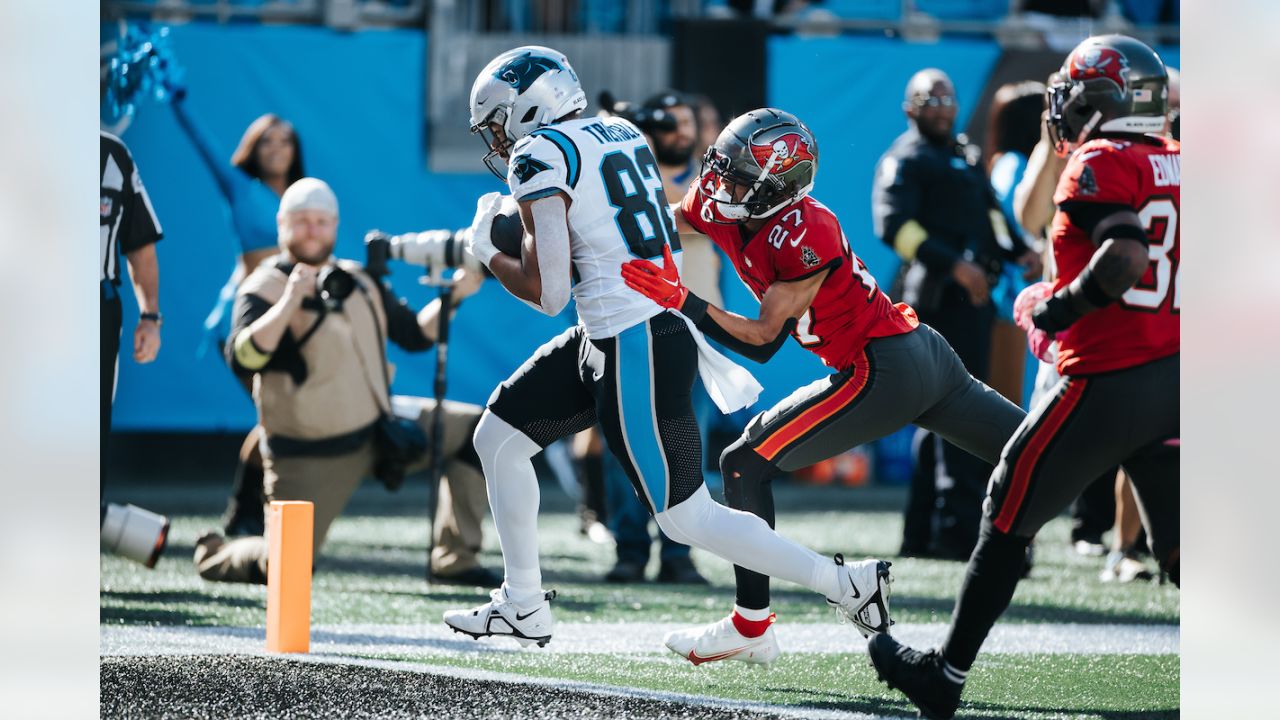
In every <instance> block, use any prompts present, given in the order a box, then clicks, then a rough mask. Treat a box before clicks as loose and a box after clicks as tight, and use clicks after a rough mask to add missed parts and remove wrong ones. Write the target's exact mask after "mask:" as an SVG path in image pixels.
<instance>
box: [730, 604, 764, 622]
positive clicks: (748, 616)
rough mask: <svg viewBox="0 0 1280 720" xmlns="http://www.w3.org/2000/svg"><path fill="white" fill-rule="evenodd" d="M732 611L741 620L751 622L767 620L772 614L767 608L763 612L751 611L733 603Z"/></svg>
mask: <svg viewBox="0 0 1280 720" xmlns="http://www.w3.org/2000/svg"><path fill="white" fill-rule="evenodd" d="M733 611H734V612H735V613H737V615H738V617H740V618H742V619H743V620H750V621H752V622H761V621H763V620H768V619H769V616H770V615H772V614H773V612H772V611H771V610H769V608H768V606H766V607H765V609H763V610H752V609H751V608H744V607H742V606H741V605H738V604H737V603H734V605H733Z"/></svg>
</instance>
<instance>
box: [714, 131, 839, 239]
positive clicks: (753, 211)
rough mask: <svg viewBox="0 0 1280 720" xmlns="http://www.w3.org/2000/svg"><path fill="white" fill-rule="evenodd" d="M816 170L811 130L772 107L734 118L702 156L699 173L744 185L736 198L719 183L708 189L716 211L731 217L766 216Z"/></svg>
mask: <svg viewBox="0 0 1280 720" xmlns="http://www.w3.org/2000/svg"><path fill="white" fill-rule="evenodd" d="M817 172H818V141H817V139H816V138H814V136H813V132H812V131H810V130H809V127H808V126H807V125H805V124H804V123H803V122H800V119H799V118H797V117H796V116H795V115H792V114H791V113H789V112H784V111H782V110H777V109H775V108H762V109H760V110H752V111H751V112H749V113H747V114H745V115H739V116H738V117H736V118H734V120H733V121H732V122H730V123H729V125H728V127H726V128H725V129H724V130H723V131H721V133H720V137H718V138H716V141H715V143H714V144H713V145H712V146H711V147H709V148H707V152H706V155H704V156H703V158H702V177H703V178H706V176H707V174H708V173H712V174H714V175H717V176H719V177H722V178H724V179H725V180H727V181H729V182H731V183H735V184H737V185H745V186H746V187H747V188H748V190H747V193H746V196H745V197H743V198H742V199H741V200H740V201H738V202H734V201H733V198H731V197H729V195H728V193H727V192H726V191H725V189H724V188H723V187H722V186H721V185H720V184H719V183H716V185H715V186H714V188H713V189H712V191H711V193H710V197H711V200H712V201H714V202H715V204H716V209H717V211H718V212H719V214H720V216H721V217H723V218H725V219H727V220H729V221H731V222H745V221H747V220H751V219H757V220H758V219H762V218H767V217H769V216H771V215H773V214H774V213H776V212H778V211H779V210H781V209H782V208H784V207H787V206H789V205H792V204H794V203H797V202H799V201H800V200H801V199H803V198H804V196H806V195H808V194H809V191H810V190H812V189H813V178H814V175H816V174H817ZM713 217H714V216H713ZM713 221H715V222H719V221H717V220H713Z"/></svg>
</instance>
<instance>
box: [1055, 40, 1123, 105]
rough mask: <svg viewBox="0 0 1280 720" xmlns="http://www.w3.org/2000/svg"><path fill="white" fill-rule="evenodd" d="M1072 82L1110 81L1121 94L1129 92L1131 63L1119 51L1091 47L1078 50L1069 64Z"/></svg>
mask: <svg viewBox="0 0 1280 720" xmlns="http://www.w3.org/2000/svg"><path fill="white" fill-rule="evenodd" d="M1068 72H1069V73H1070V74H1071V79H1072V80H1080V81H1082V80H1100V79H1102V80H1110V81H1111V82H1113V83H1115V85H1116V88H1117V89H1119V90H1120V94H1121V95H1123V94H1124V93H1126V92H1128V90H1129V62H1128V61H1127V60H1125V59H1124V55H1121V54H1120V52H1119V51H1118V50H1113V49H1112V48H1108V47H1089V48H1083V49H1080V50H1077V51H1076V52H1075V53H1074V54H1073V55H1072V56H1071V61H1070V62H1069V63H1068Z"/></svg>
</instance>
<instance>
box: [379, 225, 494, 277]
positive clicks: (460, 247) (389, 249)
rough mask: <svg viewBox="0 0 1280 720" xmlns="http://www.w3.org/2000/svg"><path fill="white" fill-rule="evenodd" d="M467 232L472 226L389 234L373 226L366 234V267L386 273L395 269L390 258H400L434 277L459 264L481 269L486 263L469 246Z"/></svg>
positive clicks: (469, 269) (473, 269) (475, 270)
mask: <svg viewBox="0 0 1280 720" xmlns="http://www.w3.org/2000/svg"><path fill="white" fill-rule="evenodd" d="M467 232H469V230H468V229H466V228H463V229H461V230H424V231H423V232H416V233H405V234H404V235H388V234H386V233H384V232H382V231H379V230H370V231H369V232H368V234H366V235H365V236H364V249H365V262H364V267H365V270H367V271H368V272H369V274H370V275H373V276H374V277H383V276H385V275H388V274H389V273H390V272H391V271H390V269H389V268H388V267H387V261H388V260H400V261H402V262H406V263H409V264H410V265H418V266H420V267H424V268H426V269H427V272H428V273H429V274H430V275H431V276H432V277H434V278H438V277H440V276H441V275H443V273H444V271H445V270H453V269H456V268H463V269H466V270H468V271H471V272H480V271H481V270H483V266H482V265H481V264H480V261H479V260H477V259H476V258H475V256H474V255H472V254H471V253H470V251H468V250H467V243H466V234H467Z"/></svg>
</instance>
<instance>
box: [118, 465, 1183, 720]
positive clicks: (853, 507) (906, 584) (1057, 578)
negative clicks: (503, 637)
mask: <svg viewBox="0 0 1280 720" xmlns="http://www.w3.org/2000/svg"><path fill="white" fill-rule="evenodd" d="M901 498H902V496H901V494H900V492H893V491H883V490H850V489H844V488H794V487H783V488H780V492H779V493H778V499H779V501H778V506H779V509H780V512H779V521H778V529H779V531H781V532H782V533H784V534H786V535H789V536H791V537H793V538H795V539H797V540H800V541H802V542H805V543H807V544H809V545H810V546H811V547H813V548H814V549H816V550H818V551H819V552H824V553H835V552H842V553H844V554H845V555H846V557H863V556H879V557H885V558H887V559H892V560H894V566H893V571H894V576H895V584H894V586H893V591H894V595H893V598H892V601H891V602H892V610H893V614H894V618H895V620H896V621H897V622H898V623H903V624H910V623H945V622H946V621H947V620H948V618H949V615H950V612H951V608H952V605H953V603H954V597H955V593H956V591H957V589H958V587H959V583H960V580H961V578H962V576H963V571H964V566H963V564H961V563H948V562H939V561H928V560H913V559H897V558H895V557H893V554H894V551H895V550H896V548H897V545H898V542H899V533H900V529H901V518H900V515H899V513H898V512H897V511H896V508H897V507H898V506H899V505H900V503H901ZM134 499H135V501H136V502H139V503H140V504H144V505H148V506H149V507H153V508H154V509H156V510H160V511H166V512H169V513H170V514H171V515H172V516H173V520H174V524H173V530H172V532H171V540H170V547H169V549H168V551H167V553H166V555H165V557H164V558H162V560H161V561H160V563H159V565H158V566H157V568H156V569H155V570H154V571H148V570H146V569H144V568H142V567H141V566H138V565H134V564H132V563H129V562H128V561H125V560H122V559H119V558H114V557H109V556H105V555H104V556H103V557H102V580H101V588H102V590H101V620H102V623H103V625H104V626H117V625H135V626H136V625H159V626H207V627H232V628H236V627H239V628H260V627H262V625H263V623H264V621H265V611H264V603H265V590H264V588H262V587H258V586H243V585H226V584H214V583H208V582H205V581H203V580H201V579H200V578H199V577H197V576H196V574H195V572H194V570H193V567H192V565H191V560H190V556H191V551H192V544H193V541H194V539H195V537H196V536H197V535H198V533H199V531H200V530H201V529H203V528H205V527H209V526H213V525H214V524H215V523H216V517H215V513H216V512H218V511H219V510H220V509H221V508H220V503H221V499H220V497H219V492H218V489H217V488H202V487H197V488H193V489H190V490H186V491H183V492H180V493H174V492H173V491H172V490H171V489H159V488H138V489H137V491H136V493H135V495H134ZM425 507H426V497H425V492H423V491H422V490H421V489H418V488H406V490H405V491H403V492H402V493H400V494H398V495H389V494H387V493H386V492H385V491H384V490H382V489H381V488H380V487H378V486H376V485H368V486H366V487H364V488H362V489H361V491H360V492H359V493H358V494H357V496H356V499H355V500H354V501H353V504H352V506H351V508H349V512H348V514H347V515H345V516H344V517H342V518H341V519H340V520H339V521H338V522H337V524H335V526H334V528H333V530H332V531H331V533H330V536H329V541H328V543H327V544H326V546H325V548H324V551H323V553H322V557H321V559H320V560H319V562H318V563H317V567H316V572H315V576H314V586H313V597H312V603H313V606H312V607H313V610H312V622H313V623H314V624H315V625H317V626H326V627H328V626H343V625H378V626H406V627H408V626H423V625H432V626H435V625H439V623H440V614H441V612H442V611H443V610H445V609H447V608H451V607H460V606H466V605H471V604H476V603H479V602H481V601H483V600H484V599H485V596H484V591H482V590H480V589H470V588H457V587H447V586H429V585H427V584H426V583H425V582H424V581H423V580H422V577H423V570H424V565H425V558H426V529H425V528H426V526H425V523H424V522H422V520H421V519H420V518H421V517H422V516H423V515H425V511H424V510H423V509H424V508H425ZM832 507H839V508H848V509H843V510H840V511H832V510H829V508H832ZM541 530H542V542H541V552H542V557H543V563H544V565H543V570H544V584H545V585H547V586H548V587H554V588H556V589H557V590H558V591H559V597H558V599H557V601H556V602H555V604H554V608H555V613H556V620H557V622H559V623H641V622H649V623H666V624H671V623H676V624H694V623H702V622H708V621H712V620H716V619H719V618H720V617H722V616H723V615H724V613H725V612H726V611H727V610H728V608H729V606H730V604H731V602H732V575H733V574H732V568H731V567H730V566H729V565H727V564H726V563H724V562H722V561H720V560H718V559H716V558H714V557H712V556H710V555H707V554H704V553H701V552H698V551H695V555H694V559H695V562H697V564H698V566H699V568H700V569H701V570H702V572H703V573H704V574H705V575H706V576H707V577H708V578H709V579H710V580H711V581H712V587H710V588H705V587H692V586H669V585H658V584H653V583H647V584H643V585H631V586H612V585H605V584H602V583H599V582H597V579H598V578H599V577H600V576H601V575H603V573H604V572H605V571H607V570H608V569H609V567H610V566H611V564H612V559H613V555H612V549H611V548H610V547H608V546H602V545H596V544H593V543H591V542H589V541H587V540H586V539H585V538H583V537H582V536H580V535H579V534H578V533H577V525H576V518H575V516H574V515H572V513H571V507H570V503H569V502H568V500H567V498H565V496H564V495H563V494H561V493H560V492H559V491H558V489H556V488H554V487H546V486H544V513H543V516H542V522H541ZM1067 532H1068V525H1067V522H1066V520H1065V519H1060V520H1057V521H1055V522H1054V523H1052V524H1050V525H1049V526H1048V527H1047V528H1046V529H1045V531H1044V532H1043V533H1042V535H1041V537H1040V538H1039V540H1038V545H1037V548H1038V549H1037V554H1036V567H1035V570H1034V572H1033V574H1032V577H1031V578H1030V579H1029V580H1026V581H1024V582H1023V583H1022V584H1021V586H1020V587H1019V589H1018V593H1017V595H1016V596H1015V598H1014V601H1013V605H1012V607H1011V608H1010V610H1009V612H1008V613H1007V614H1006V616H1005V619H1004V620H1003V622H1005V623H1020V624H1038V623H1079V624H1084V625H1103V624H1106V625H1111V624H1120V625H1142V626H1154V627H1153V630H1155V629H1159V628H1160V626H1168V625H1170V624H1177V623H1178V617H1179V616H1178V594H1177V591H1176V589H1174V588H1173V587H1172V586H1171V585H1165V586H1160V585H1157V584H1134V585H1104V584H1102V583H1100V582H1098V581H1097V577H1096V576H1097V572H1098V569H1099V568H1100V565H1101V560H1100V559H1098V558H1083V557H1079V556H1077V555H1075V554H1074V553H1072V552H1071V551H1070V549H1069V548H1068V546H1067V542H1066V538H1067ZM655 555H656V551H655ZM483 562H484V563H485V564H487V565H489V566H491V567H495V568H499V567H500V558H499V556H498V554H497V539H496V536H495V535H494V534H493V533H492V532H487V533H486V537H485V552H484V556H483ZM656 565H657V562H656V559H655V560H654V561H653V562H652V563H651V566H650V576H652V575H653V574H654V573H655V572H656ZM773 607H774V610H775V611H776V612H777V614H778V617H779V622H780V623H781V624H780V625H779V626H778V627H779V633H780V638H785V635H783V634H782V633H783V632H784V631H785V628H786V626H787V625H788V624H795V625H802V624H825V625H829V626H830V628H831V632H832V633H850V634H852V633H853V632H854V631H853V630H852V629H851V627H850V626H847V625H845V626H842V625H838V624H836V623H835V622H834V618H833V615H832V613H831V611H830V610H829V609H828V608H827V606H826V603H824V602H822V600H821V599H820V598H817V597H816V596H814V595H812V594H811V593H809V592H808V591H807V590H802V589H799V588H795V587H789V586H785V585H782V584H778V586H777V587H775V591H774V605H773ZM1164 629H1167V628H1164ZM579 630H582V629H581V628H579ZM1139 630H1141V628H1139ZM583 631H584V632H585V630H583ZM104 632H105V631H104ZM457 637H460V636H457ZM851 637H852V638H856V637H857V636H856V634H853V635H851ZM859 640H860V639H859ZM466 642H467V643H471V642H472V641H470V640H467V641H466ZM484 642H485V643H493V642H495V641H484ZM497 642H498V643H499V644H501V641H497ZM554 644H555V641H554V640H553V645H554ZM783 644H784V650H785V649H786V643H785V642H784V643H783ZM850 644H851V645H855V643H853V642H852V640H851V642H850ZM459 647H460V648H461V649H459V650H457V651H454V652H435V653H431V654H429V655H424V654H422V653H418V652H398V651H396V650H395V649H394V648H393V649H390V650H388V649H387V648H386V647H382V646H379V647H370V649H369V650H368V651H355V652H352V653H351V654H352V655H354V656H360V657H365V658H380V659H385V660H399V661H408V662H412V663H418V664H423V665H432V666H448V667H455V668H471V669H477V670H488V671H498V672H502V673H511V674H516V675H529V676H536V677H542V678H558V679H564V680H577V681H585V682H591V683H600V684H605V685H611V686H619V687H627V688H643V689H649V690H654V691H664V692H678V693H688V694H693V695H699V696H711V697H721V698H729V699H737V700H748V701H756V702H765V703H770V704H776V705H780V706H790V707H797V706H798V707H808V708H820V709H828V710H840V711H850V712H862V713H872V714H888V715H902V714H906V713H908V706H907V705H906V704H905V702H904V701H903V699H902V698H901V696H899V695H897V694H896V693H891V692H889V691H888V690H887V689H886V688H885V687H884V686H883V685H880V684H879V683H877V682H875V681H874V680H875V678H874V674H873V672H872V671H871V669H870V667H869V664H868V662H867V660H866V657H865V655H864V654H863V653H862V651H861V649H860V648H861V643H860V642H858V643H857V644H856V648H857V649H856V650H855V651H851V652H841V653H830V654H828V653H820V652H796V653H789V654H784V656H783V658H782V659H781V660H780V661H779V662H778V663H776V664H775V665H774V666H773V667H772V668H770V669H769V670H768V671H760V670H758V669H756V668H753V667H748V666H744V665H742V664H739V663H715V664H712V665H710V666H703V667H700V668H694V667H692V666H690V665H688V664H687V663H686V662H685V661H683V660H682V659H680V658H677V657H676V656H674V655H671V654H669V653H667V652H666V651H665V649H664V648H662V646H661V637H660V636H656V637H652V638H651V639H650V641H649V645H648V647H638V648H634V649H632V650H631V651H630V652H631V653H632V654H628V655H626V656H615V655H612V654H603V653H590V652H582V653H575V654H553V653H548V652H546V651H539V650H536V649H529V650H527V651H521V652H477V651H473V650H471V649H470V646H459ZM1178 676H1179V657H1178V655H1176V654H1151V655H1147V654H1105V655H1103V654H1089V653H1072V654H991V655H986V656H984V657H982V658H980V660H979V664H978V665H977V666H976V668H975V671H974V672H973V674H972V675H971V680H970V683H969V687H968V689H967V690H966V695H965V699H966V701H967V702H968V703H969V704H968V705H967V707H968V708H969V709H970V712H971V714H972V716H975V717H1027V718H1048V717H1106V718H1125V719H1126V720H1127V719H1128V718H1139V717H1174V716H1177V708H1178V682H1179V681H1178Z"/></svg>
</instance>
